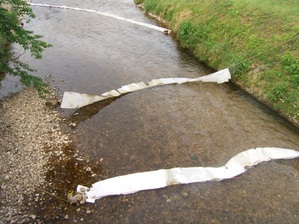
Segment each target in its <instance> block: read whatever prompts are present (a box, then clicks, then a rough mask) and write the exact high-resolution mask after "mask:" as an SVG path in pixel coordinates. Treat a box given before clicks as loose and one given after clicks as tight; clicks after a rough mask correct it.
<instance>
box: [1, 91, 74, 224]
mask: <svg viewBox="0 0 299 224" xmlns="http://www.w3.org/2000/svg"><path fill="white" fill-rule="evenodd" d="M54 110H55V109H54V108H49V107H47V106H46V104H45V100H44V99H42V98H40V97H39V96H38V93H37V92H36V90H34V89H31V88H28V89H25V90H23V91H22V92H20V93H17V94H13V95H11V96H10V97H8V98H6V99H3V100H2V101H1V104H0V120H1V122H0V133H1V134H0V135H1V137H0V168H1V172H2V173H1V176H0V183H1V189H3V191H2V192H1V194H0V200H1V209H0V217H6V218H5V221H4V223H29V222H30V218H31V219H36V215H35V214H32V213H29V211H28V213H29V214H27V215H26V214H25V213H24V212H26V211H24V210H22V209H21V208H22V206H23V204H24V200H25V198H26V200H27V201H26V202H25V203H26V204H27V205H28V207H29V205H30V204H32V202H34V201H39V200H40V198H41V195H40V192H39V193H38V192H36V188H35V187H40V186H42V185H43V184H45V182H46V180H45V177H46V173H47V171H48V166H47V164H48V159H49V158H50V156H51V155H50V153H47V152H53V155H55V154H57V153H58V154H59V155H60V154H62V153H61V152H63V151H62V149H63V147H64V145H65V144H66V142H68V141H70V139H69V138H68V136H66V135H65V134H63V133H62V132H61V128H60V121H61V118H60V117H59V115H58V113H57V112H56V111H54ZM2 178H3V179H2ZM4 190H5V191H4ZM28 200H29V201H28ZM33 204H34V203H33ZM21 211H22V212H21ZM0 223H2V220H0Z"/></svg>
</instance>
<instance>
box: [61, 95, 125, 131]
mask: <svg viewBox="0 0 299 224" xmlns="http://www.w3.org/2000/svg"><path fill="white" fill-rule="evenodd" d="M125 95H126V94H125ZM125 95H121V96H119V97H114V98H110V99H106V100H102V101H100V102H95V103H93V104H90V105H87V106H85V107H81V108H79V109H77V110H76V111H75V112H73V113H72V114H71V115H70V116H69V117H68V118H67V119H66V121H67V122H68V123H71V124H76V125H77V124H79V123H81V122H83V121H85V120H87V119H91V118H92V117H93V116H94V115H96V114H97V113H98V112H99V111H100V110H102V109H103V108H105V107H107V106H109V105H110V104H111V103H113V102H114V101H116V100H117V99H119V98H121V97H123V96H125Z"/></svg>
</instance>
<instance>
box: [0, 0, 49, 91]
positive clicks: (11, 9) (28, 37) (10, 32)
mask: <svg viewBox="0 0 299 224" xmlns="http://www.w3.org/2000/svg"><path fill="white" fill-rule="evenodd" d="M25 16H26V18H27V19H26V22H29V21H30V18H34V14H33V12H32V9H31V8H30V6H29V5H28V3H27V1H26V0H0V74H2V76H1V75H0V79H1V77H3V74H5V73H9V74H12V75H18V76H20V77H21V82H22V83H23V84H25V85H27V86H29V85H32V86H34V87H35V88H36V89H37V90H38V91H39V92H40V93H43V92H44V91H46V90H47V88H46V87H47V84H46V83H44V82H43V81H42V80H41V79H40V78H38V77H35V76H32V75H30V74H29V73H30V72H32V71H34V70H33V69H31V68H30V67H29V66H28V65H27V64H26V63H23V62H21V61H20V60H19V56H16V55H13V53H12V51H10V46H11V45H12V44H18V45H20V46H21V47H22V48H23V49H24V50H29V51H30V53H31V56H33V57H34V58H36V59H40V58H41V57H42V52H43V50H44V49H45V48H47V47H50V46H51V45H49V44H47V43H46V42H44V41H42V40H41V38H42V36H40V35H35V34H34V33H33V32H32V31H29V30H26V29H24V28H23V26H22V24H21V19H22V18H24V17H25Z"/></svg>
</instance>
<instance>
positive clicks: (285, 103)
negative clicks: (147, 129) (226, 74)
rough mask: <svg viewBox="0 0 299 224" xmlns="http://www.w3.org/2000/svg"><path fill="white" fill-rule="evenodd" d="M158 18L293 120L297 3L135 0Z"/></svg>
mask: <svg viewBox="0 0 299 224" xmlns="http://www.w3.org/2000/svg"><path fill="white" fill-rule="evenodd" d="M135 2H136V4H142V8H144V10H145V11H146V12H147V13H153V14H155V15H157V16H159V17H161V18H162V19H163V20H164V21H165V22H166V23H167V25H168V26H169V27H171V29H172V30H173V31H174V35H175V37H176V39H178V41H179V42H180V44H181V45H182V46H183V47H184V48H185V49H187V50H188V51H189V52H191V53H192V54H193V55H194V56H195V57H196V58H197V59H198V60H200V61H202V62H204V63H205V64H207V65H208V66H210V67H211V68H213V69H216V70H220V69H223V68H227V67H229V68H230V71H231V73H232V78H233V79H232V81H233V82H234V83H235V84H237V85H238V86H240V87H241V88H242V89H244V90H246V91H247V92H249V93H250V94H252V95H253V96H255V97H256V98H257V99H259V100H260V101H262V102H263V103H265V104H266V105H268V106H270V107H272V108H273V109H275V110H276V111H278V112H279V113H280V114H282V115H283V116H285V117H287V118H288V119H289V120H290V121H292V122H293V123H295V124H297V125H298V124H299V60H298V58H299V57H298V52H299V51H298V46H299V25H298V24H299V17H298V11H299V5H298V4H295V1H294V0H288V1H283V2H278V1H274V0H272V1H267V2H265V1H263V2H260V1H251V2H250V3H248V1H245V0H243V1H237V0H227V1H223V2H221V3H218V2H217V3H216V2H211V1H196V0H191V1H179V0H178V1H172V0H163V1H160V0H135Z"/></svg>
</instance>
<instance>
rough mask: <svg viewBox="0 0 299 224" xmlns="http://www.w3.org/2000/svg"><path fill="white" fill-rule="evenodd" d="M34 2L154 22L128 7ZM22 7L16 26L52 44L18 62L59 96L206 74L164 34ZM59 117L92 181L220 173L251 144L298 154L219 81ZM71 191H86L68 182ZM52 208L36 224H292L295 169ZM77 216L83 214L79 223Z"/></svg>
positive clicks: (279, 125) (297, 203)
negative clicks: (26, 12) (30, 16)
mask: <svg viewBox="0 0 299 224" xmlns="http://www.w3.org/2000/svg"><path fill="white" fill-rule="evenodd" d="M33 2H34V3H46V4H53V5H68V6H72V7H80V8H87V9H94V10H97V11H101V12H107V13H111V14H114V15H119V16H122V17H126V18H130V19H134V20H137V21H143V22H148V23H155V21H153V20H151V19H149V18H147V17H146V16H145V15H144V14H143V12H141V11H140V10H139V9H137V8H136V7H135V5H134V3H133V2H132V0H103V1H95V0H88V1H87V0H86V1H74V0H59V1H58V0H49V1H41V0H40V1H37V0H36V1H33ZM33 9H34V12H35V14H36V16H37V17H36V19H35V20H33V21H32V22H31V24H29V25H27V26H28V27H29V28H30V29H33V30H34V31H35V32H36V33H39V34H42V35H44V37H45V40H46V41H48V42H50V43H52V44H53V45H54V47H52V48H50V49H47V50H46V52H45V54H44V58H43V60H42V61H34V60H32V59H31V58H30V57H29V56H24V60H25V61H28V62H29V63H30V64H31V65H32V66H33V67H35V68H36V69H37V70H38V75H39V76H41V77H48V80H50V83H51V85H52V87H56V88H57V89H58V92H59V93H60V94H62V93H63V91H77V92H81V93H89V94H101V93H103V92H106V91H108V90H112V89H115V88H118V87H120V86H122V85H125V84H129V83H132V82H139V81H149V80H151V79H153V78H162V77H190V78H191V77H197V76H201V75H205V74H209V73H210V72H211V70H209V69H208V68H206V67H204V66H203V65H201V64H199V63H197V62H195V61H194V60H193V59H192V58H191V57H190V56H188V54H186V53H184V52H183V51H182V50H181V49H180V48H179V47H178V46H177V43H176V42H175V41H174V40H173V38H172V37H171V36H166V35H164V34H163V33H161V32H158V31H156V30H152V29H149V28H146V27H142V26H138V25H134V24H130V23H127V22H125V21H119V20H116V19H113V18H109V17H105V16H101V15H98V14H93V13H88V12H81V11H73V10H67V9H55V8H44V7H33ZM61 113H62V115H63V116H64V117H65V118H66V119H67V121H68V120H70V121H72V122H76V123H77V126H76V127H74V128H72V129H71V128H68V129H69V131H70V132H71V133H73V136H72V138H73V139H74V140H75V144H74V148H75V150H77V151H78V152H79V153H80V154H82V155H83V157H84V158H87V159H88V160H89V163H90V164H93V165H94V166H96V164H99V163H98V162H99V161H100V160H101V158H102V160H101V163H100V169H98V172H102V173H98V177H105V178H109V177H113V176H117V175H124V174H129V173H134V172H140V171H149V170H155V169H161V168H172V167H188V166H222V165H224V164H225V163H226V162H227V161H228V160H229V159H230V158H231V157H232V156H234V155H235V154H237V153H239V152H241V151H244V150H247V149H250V148H255V147H267V146H269V147H282V148H291V149H296V150H299V132H298V129H296V128H294V127H291V126H290V125H289V124H288V123H287V122H285V121H284V120H283V119H281V118H279V117H278V116H276V115H275V114H273V113H272V112H271V111H270V110H269V109H267V108H265V107H264V106H263V105H261V104H259V103H257V102H256V101H254V100H253V99H251V98H250V97H248V96H246V94H244V93H242V91H240V90H238V89H236V88H233V87H232V86H230V85H229V84H224V85H217V84H209V83H203V84H200V83H198V84H197V83H193V84H183V85H168V86H163V87H156V88H152V89H146V90H142V91H139V92H135V93H131V94H128V95H125V96H123V97H121V98H119V99H117V100H115V101H112V102H105V103H100V104H95V105H93V106H88V107H86V108H83V109H80V110H79V111H74V110H71V111H66V110H61ZM74 113H76V115H74ZM77 113H79V114H78V115H77ZM98 166H99V165H98ZM66 172H68V171H66ZM86 175H89V174H88V173H86ZM56 178H57V179H59V178H60V177H59V176H57V177H56ZM100 179H101V178H95V180H100ZM62 181H63V180H62ZM72 184H73V186H76V185H77V184H83V185H90V184H91V183H86V182H84V178H80V177H78V178H77V179H73V183H72ZM51 203H53V204H52V205H51V204H49V203H48V204H47V203H45V204H44V205H41V206H39V208H38V213H39V214H40V216H41V219H42V220H43V221H45V222H46V223H67V222H69V223H74V222H75V221H77V222H82V223H299V213H298V212H299V160H298V159H297V160H288V161H271V162H267V163H263V164H260V165H258V166H256V167H253V168H251V169H250V170H249V171H247V172H246V173H245V174H243V175H241V176H239V177H237V178H234V179H231V180H226V181H221V182H209V183H201V184H190V185H181V186H173V187H168V188H166V189H160V190H153V191H145V192H139V193H136V194H131V195H127V196H114V197H107V198H103V199H101V200H97V201H96V203H95V204H86V205H84V206H81V208H80V210H79V209H78V208H77V207H76V206H70V207H69V206H68V205H65V204H63V205H59V204H61V203H64V202H62V201H59V200H57V201H55V199H51ZM43 206H45V207H44V208H43ZM87 209H89V210H90V211H91V214H86V210H87ZM65 215H68V216H69V218H68V219H65V218H64V217H65ZM74 220H75V221H74ZM80 220H81V221H80Z"/></svg>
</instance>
